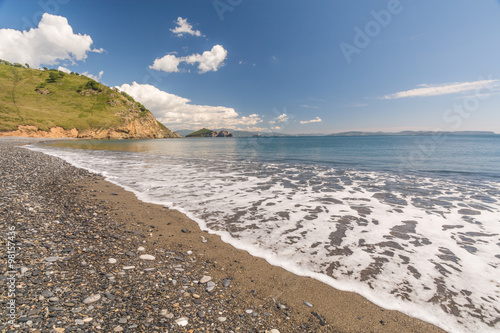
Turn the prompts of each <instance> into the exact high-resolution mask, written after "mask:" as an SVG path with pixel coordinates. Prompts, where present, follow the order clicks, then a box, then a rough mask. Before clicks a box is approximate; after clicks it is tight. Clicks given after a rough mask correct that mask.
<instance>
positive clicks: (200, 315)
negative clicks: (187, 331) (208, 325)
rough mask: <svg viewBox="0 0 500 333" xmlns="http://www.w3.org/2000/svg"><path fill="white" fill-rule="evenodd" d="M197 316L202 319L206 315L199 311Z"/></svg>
mask: <svg viewBox="0 0 500 333" xmlns="http://www.w3.org/2000/svg"><path fill="white" fill-rule="evenodd" d="M197 315H198V317H200V318H203V317H205V315H206V313H205V311H203V310H200V311H198V313H197Z"/></svg>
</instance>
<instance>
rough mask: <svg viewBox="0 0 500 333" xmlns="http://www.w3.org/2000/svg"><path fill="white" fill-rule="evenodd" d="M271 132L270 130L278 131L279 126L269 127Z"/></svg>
mask: <svg viewBox="0 0 500 333" xmlns="http://www.w3.org/2000/svg"><path fill="white" fill-rule="evenodd" d="M271 130H272V131H279V130H281V127H279V126H274V127H271Z"/></svg>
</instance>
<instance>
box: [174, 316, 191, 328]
mask: <svg viewBox="0 0 500 333" xmlns="http://www.w3.org/2000/svg"><path fill="white" fill-rule="evenodd" d="M188 322H189V321H188V319H187V318H186V317H180V318H179V319H176V320H175V323H176V324H177V325H179V326H186V325H187V324H188Z"/></svg>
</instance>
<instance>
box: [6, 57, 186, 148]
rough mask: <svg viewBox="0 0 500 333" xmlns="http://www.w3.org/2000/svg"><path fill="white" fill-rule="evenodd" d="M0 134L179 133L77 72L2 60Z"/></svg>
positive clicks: (106, 136)
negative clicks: (34, 66) (40, 67)
mask: <svg viewBox="0 0 500 333" xmlns="http://www.w3.org/2000/svg"><path fill="white" fill-rule="evenodd" d="M0 136H27V137H50V138H59V137H68V138H92V139H154V138H177V137H180V136H179V134H177V133H175V132H172V131H171V130H169V129H168V128H167V127H165V126H164V125H163V124H161V123H160V122H158V121H157V120H156V119H155V117H154V116H153V114H152V113H151V112H150V111H149V110H148V109H146V108H145V107H144V105H142V104H141V103H139V102H136V101H135V100H134V99H133V98H132V97H131V96H130V95H128V94H126V93H125V92H120V91H119V90H118V89H116V88H110V87H107V86H105V85H103V84H101V83H99V82H97V81H95V80H92V79H90V78H88V77H86V76H83V75H79V74H78V73H74V72H71V73H69V74H68V73H65V72H62V71H59V70H56V69H47V68H44V69H43V70H40V69H32V68H29V66H28V65H24V66H23V65H21V64H17V63H16V64H11V63H9V62H7V61H4V60H0Z"/></svg>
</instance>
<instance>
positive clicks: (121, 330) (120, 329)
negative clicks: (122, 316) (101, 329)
mask: <svg viewBox="0 0 500 333" xmlns="http://www.w3.org/2000/svg"><path fill="white" fill-rule="evenodd" d="M113 332H123V327H121V326H120V325H118V326H115V328H113Z"/></svg>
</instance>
